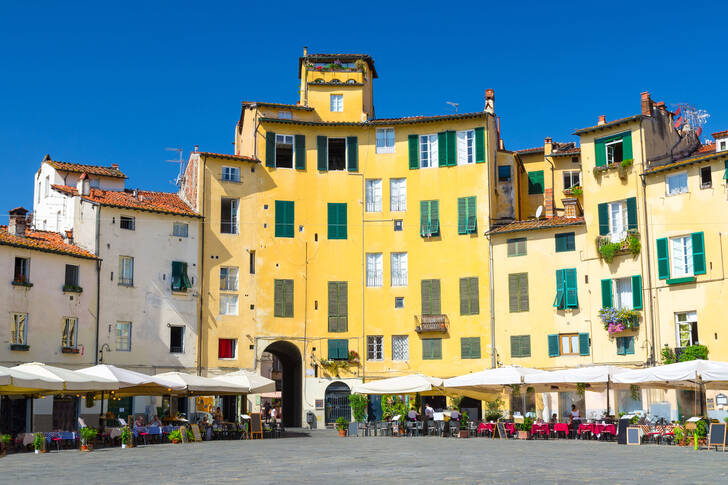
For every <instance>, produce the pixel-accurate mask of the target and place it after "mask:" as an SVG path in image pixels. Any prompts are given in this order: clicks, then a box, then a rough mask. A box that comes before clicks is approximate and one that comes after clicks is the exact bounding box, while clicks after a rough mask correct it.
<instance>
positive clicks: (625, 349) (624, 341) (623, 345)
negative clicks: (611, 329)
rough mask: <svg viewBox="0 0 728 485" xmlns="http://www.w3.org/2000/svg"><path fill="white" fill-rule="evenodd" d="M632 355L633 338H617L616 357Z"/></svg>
mask: <svg viewBox="0 0 728 485" xmlns="http://www.w3.org/2000/svg"><path fill="white" fill-rule="evenodd" d="M633 354H634V337H617V355H633Z"/></svg>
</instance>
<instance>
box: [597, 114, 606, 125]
mask: <svg viewBox="0 0 728 485" xmlns="http://www.w3.org/2000/svg"><path fill="white" fill-rule="evenodd" d="M606 122H607V115H599V123H597V124H598V125H603V124H605V123H606Z"/></svg>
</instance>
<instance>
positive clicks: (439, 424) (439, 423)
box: [435, 421, 445, 437]
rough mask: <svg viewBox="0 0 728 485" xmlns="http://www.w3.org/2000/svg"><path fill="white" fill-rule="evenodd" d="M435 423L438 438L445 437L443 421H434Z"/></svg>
mask: <svg viewBox="0 0 728 485" xmlns="http://www.w3.org/2000/svg"><path fill="white" fill-rule="evenodd" d="M435 422H436V423H437V434H438V436H443V437H444V436H445V421H435Z"/></svg>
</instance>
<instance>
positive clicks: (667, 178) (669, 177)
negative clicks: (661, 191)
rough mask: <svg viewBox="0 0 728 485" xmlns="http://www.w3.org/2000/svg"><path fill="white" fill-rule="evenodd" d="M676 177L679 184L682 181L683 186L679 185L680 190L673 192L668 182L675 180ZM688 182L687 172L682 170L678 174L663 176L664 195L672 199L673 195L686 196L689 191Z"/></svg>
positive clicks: (671, 185)
mask: <svg viewBox="0 0 728 485" xmlns="http://www.w3.org/2000/svg"><path fill="white" fill-rule="evenodd" d="M678 177H680V181H681V182H682V180H683V179H684V181H685V185H684V186H683V185H681V186H680V189H681V190H679V191H676V190H674V187H673V184H672V183H671V182H670V180H676V179H677V178H678ZM688 182H689V178H688V171H687V170H682V171H680V172H676V173H671V174H667V175H665V195H666V196H667V197H672V196H675V195H682V194H687V193H688V192H689V191H690V190H689V188H688Z"/></svg>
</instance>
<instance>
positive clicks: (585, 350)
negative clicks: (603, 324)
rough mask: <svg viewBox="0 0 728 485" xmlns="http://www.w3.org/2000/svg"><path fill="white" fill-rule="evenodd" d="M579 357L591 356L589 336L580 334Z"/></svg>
mask: <svg viewBox="0 0 728 485" xmlns="http://www.w3.org/2000/svg"><path fill="white" fill-rule="evenodd" d="M579 355H589V334H588V333H580V334H579Z"/></svg>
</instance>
